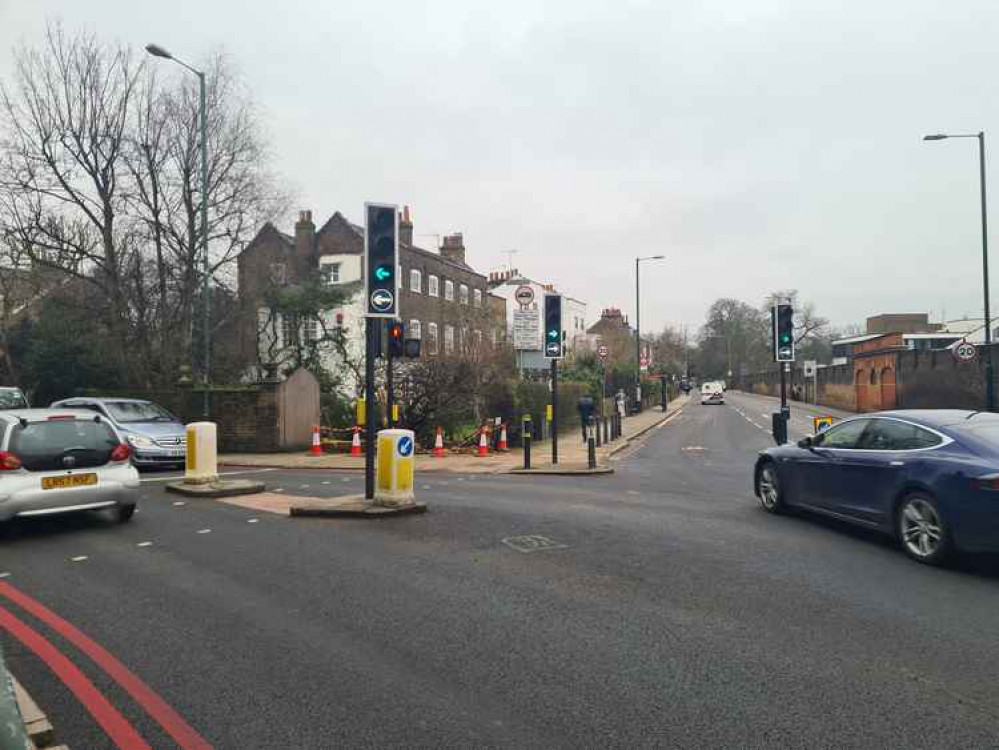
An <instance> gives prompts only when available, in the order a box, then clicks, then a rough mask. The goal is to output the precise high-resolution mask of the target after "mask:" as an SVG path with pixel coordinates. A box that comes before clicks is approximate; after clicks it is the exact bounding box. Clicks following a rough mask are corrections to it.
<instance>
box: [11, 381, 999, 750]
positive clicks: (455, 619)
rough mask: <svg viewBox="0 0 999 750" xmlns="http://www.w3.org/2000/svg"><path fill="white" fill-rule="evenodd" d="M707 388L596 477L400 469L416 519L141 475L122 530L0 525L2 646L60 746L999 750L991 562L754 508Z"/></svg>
mask: <svg viewBox="0 0 999 750" xmlns="http://www.w3.org/2000/svg"><path fill="white" fill-rule="evenodd" d="M727 395H728V398H727V403H726V405H724V406H700V405H699V404H698V403H697V402H696V401H693V402H691V403H690V404H689V405H688V406H687V407H686V409H685V410H684V411H683V412H682V413H681V414H680V415H679V416H678V417H676V418H674V419H673V420H672V421H671V422H670V423H669V424H667V425H666V426H664V427H662V428H661V429H658V430H656V431H654V432H652V433H651V434H650V436H649V438H648V440H647V442H646V443H645V444H644V445H643V446H642V447H640V448H637V449H635V450H630V451H629V452H628V453H627V455H625V456H623V457H622V458H621V459H620V460H619V461H618V462H617V464H616V473H615V474H614V475H611V476H606V477H600V478H560V477H549V478H540V477H537V478H533V477H532V478H527V477H491V476H478V477H473V476H456V475H434V476H433V477H429V478H427V477H420V478H418V486H419V488H420V495H421V497H422V498H423V499H426V500H428V501H429V502H430V505H431V511H430V512H429V513H428V514H426V515H423V516H411V517H404V518H402V517H401V518H395V519H390V520H381V521H376V522H371V521H354V520H351V521H343V520H311V519H309V520H306V519H289V518H284V517H280V516H277V515H272V514H267V513H261V512H254V511H249V510H245V509H241V508H236V507H232V506H228V505H224V504H221V503H216V502H212V501H186V502H185V501H182V500H178V499H177V498H176V497H174V496H168V495H166V494H164V493H163V492H162V489H161V488H162V484H163V482H162V480H163V479H164V478H165V477H164V475H147V477H146V478H147V479H150V480H152V481H149V482H148V483H147V485H146V486H147V487H148V489H149V493H148V498H147V500H146V501H145V503H144V504H143V505H142V506H141V511H140V512H139V513H138V514H137V515H136V517H135V519H134V520H133V522H132V523H130V524H126V525H122V526H114V525H111V524H110V523H108V522H107V521H105V520H102V519H98V518H89V517H87V518H70V519H65V518H64V519H51V520H48V521H38V520H36V521H33V522H31V523H15V524H12V525H10V526H9V527H8V528H6V529H4V530H3V531H2V532H0V573H2V574H4V576H5V577H4V578H3V579H2V580H0V618H2V619H0V625H3V629H4V631H5V632H4V635H3V645H4V649H5V651H6V654H7V657H8V661H9V663H10V666H11V668H12V670H13V671H14V672H15V674H16V675H17V676H18V677H19V678H20V679H21V680H22V681H23V682H24V683H25V684H26V686H27V687H28V689H29V690H30V691H31V692H32V693H33V694H34V696H35V697H36V699H37V700H38V702H39V703H40V704H41V705H42V707H43V708H44V709H46V710H47V711H48V712H49V714H50V717H51V718H52V719H53V721H54V722H55V723H56V726H57V730H58V732H59V737H60V739H61V740H62V741H63V742H66V743H67V744H69V745H70V746H71V747H73V748H76V749H77V750H79V749H80V748H104V747H113V746H114V743H113V742H112V740H111V739H109V733H110V734H111V735H113V736H116V737H118V738H119V740H121V738H122V737H126V738H127V737H129V736H131V735H128V731H132V732H135V733H136V734H137V735H139V736H141V738H142V739H143V740H144V741H145V742H146V743H148V745H149V746H151V747H157V748H160V747H164V748H168V747H176V746H178V745H179V746H181V747H199V746H206V745H211V746H215V747H219V748H240V749H243V748H333V747H402V746H407V747H443V746H446V747H516V748H522V747H546V748H551V747H566V748H570V747H571V748H579V747H626V748H636V747H682V748H691V747H719V748H722V747H724V748H732V747H767V748H773V747H802V748H806V747H807V748H825V747H828V748H844V747H865V748H866V747H899V748H903V747H904V748H924V747H925V748H940V747H946V748H984V747H995V746H999V680H997V679H996V675H997V674H999V648H997V642H999V565H997V564H996V563H995V561H994V560H991V559H978V560H973V561H967V562H965V563H963V564H962V565H960V566H959V567H957V568H954V569H947V570H936V569H932V568H927V567H923V566H920V565H918V564H915V563H913V562H911V561H909V560H908V559H907V558H905V557H904V556H903V555H902V554H901V553H900V552H899V551H897V550H896V549H895V548H894V546H893V545H892V544H891V543H890V542H889V541H888V540H886V539H882V538H880V537H878V536H876V535H874V534H870V533H867V532H860V531H854V530H851V529H849V528H847V527H844V526H841V525H839V524H834V523H830V522H827V521H821V520H817V519H815V518H811V517H806V516H800V515H799V516H790V517H772V516H769V515H767V514H765V513H764V512H763V511H762V510H761V509H760V508H759V505H758V503H757V501H756V499H755V498H754V497H753V496H752V492H751V489H750V471H751V466H752V462H753V459H754V457H755V454H756V452H757V451H758V450H759V449H760V448H762V447H765V446H766V445H768V444H769V442H770V439H769V435H768V434H767V429H768V428H769V421H768V420H767V419H766V418H765V416H764V415H766V414H768V413H769V411H770V410H772V406H773V405H772V401H770V400H767V399H761V398H757V397H749V396H746V395H741V394H737V393H734V392H730V393H729V394H727ZM803 414H804V412H803ZM795 420H796V421H795V422H793V423H792V435H794V434H795V433H796V432H799V433H800V434H804V432H805V431H806V428H807V423H806V422H805V421H804V420H803V419H799V418H798V417H797V416H796V417H795ZM760 425H763V429H761V428H760ZM257 476H258V477H259V478H261V479H263V480H264V481H265V482H266V483H267V484H268V487H269V489H272V490H278V489H279V490H281V491H282V492H284V493H288V494H300V495H329V494H342V493H346V492H356V491H358V490H359V488H360V478H359V477H358V476H357V475H355V474H333V473H328V472H315V471H313V472H309V471H298V472H284V471H272V472H265V473H260V474H258V475H257ZM178 502H184V504H183V505H177V504H176V503H178ZM25 597H29V598H25ZM39 605H43V606H44V608H40V607H39ZM12 618H14V619H12ZM18 623H20V624H18ZM26 628H30V629H31V630H32V631H34V632H35V633H36V634H37V635H38V636H39V637H40V638H42V639H44V641H47V642H48V643H49V644H50V645H51V647H52V648H51V651H46V650H45V649H43V648H42V647H41V646H40V645H39V643H38V642H37V641H33V640H31V638H30V637H28V636H27V635H25V632H26V630H25V629H26ZM14 633H17V634H19V635H20V636H21V637H22V638H27V640H28V642H29V643H31V644H32V645H31V646H29V645H25V642H24V640H22V638H18V637H15V635H13V634H14ZM90 639H92V640H90ZM44 641H43V642H44ZM39 651H41V652H42V653H44V654H46V655H47V657H48V660H49V662H51V663H52V664H56V665H57V667H58V669H56V668H54V667H52V666H51V665H50V664H49V663H46V661H44V660H43V658H41V657H40V656H39V655H38V653H39ZM53 651H54V652H55V655H54V656H53V653H52V652H53ZM67 665H68V667H67ZM74 668H75V669H77V670H78V672H76V673H74V672H73V669H74ZM57 673H59V674H61V675H62V677H60V676H57ZM71 673H72V674H71ZM67 675H69V676H67ZM74 675H75V676H74ZM80 677H82V679H83V682H85V683H87V684H91V685H92V687H93V688H94V689H95V691H94V692H96V694H97V695H96V697H95V694H94V692H88V691H87V690H86V689H85V687H86V686H85V685H82V683H81V682H80V680H79V678H80ZM74 680H75V681H74ZM67 681H68V682H69V683H70V684H71V685H72V686H74V687H75V690H76V692H74V691H73V689H71V688H70V687H67V684H66V683H67ZM81 696H82V697H81ZM101 696H103V698H101ZM98 698H101V699H102V700H103V699H105V698H106V702H105V703H101V700H98ZM132 739H133V740H134V739H135V738H134V736H133V737H132Z"/></svg>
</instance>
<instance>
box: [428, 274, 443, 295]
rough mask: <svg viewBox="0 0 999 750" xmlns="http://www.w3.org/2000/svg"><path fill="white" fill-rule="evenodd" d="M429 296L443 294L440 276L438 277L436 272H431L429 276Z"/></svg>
mask: <svg viewBox="0 0 999 750" xmlns="http://www.w3.org/2000/svg"><path fill="white" fill-rule="evenodd" d="M427 296H428V297H440V296H441V287H440V277H438V276H437V275H435V274H430V275H429V276H428V277H427Z"/></svg>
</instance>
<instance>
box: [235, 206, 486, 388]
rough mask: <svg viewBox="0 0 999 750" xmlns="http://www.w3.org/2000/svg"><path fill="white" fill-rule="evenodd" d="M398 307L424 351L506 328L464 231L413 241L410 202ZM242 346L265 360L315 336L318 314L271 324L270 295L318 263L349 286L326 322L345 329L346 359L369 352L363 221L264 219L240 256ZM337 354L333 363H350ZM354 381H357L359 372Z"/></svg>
mask: <svg viewBox="0 0 999 750" xmlns="http://www.w3.org/2000/svg"><path fill="white" fill-rule="evenodd" d="M399 265H400V268H399V274H398V278H399V310H400V319H401V320H402V321H403V322H404V323H405V325H406V337H407V338H419V339H421V340H422V342H423V343H422V349H423V356H424V357H445V356H459V357H460V356H464V355H465V354H469V353H471V352H472V351H474V350H475V349H476V348H477V347H480V346H485V345H489V346H491V345H493V343H495V342H496V341H497V340H498V339H499V338H501V337H500V336H498V332H503V331H505V329H506V319H505V307H503V306H501V305H499V304H497V303H496V300H494V299H492V296H491V295H490V294H489V291H488V283H487V279H486V277H485V276H484V275H482V274H480V273H478V272H477V271H475V270H474V269H473V268H472V267H471V266H470V265H468V263H467V262H466V250H465V245H464V238H463V236H462V235H461V234H460V233H457V234H452V235H447V236H445V237H444V238H443V241H442V243H441V247H440V251H439V252H433V251H430V250H425V249H423V248H420V247H417V246H415V245H414V244H413V223H412V220H411V219H410V215H409V208H408V207H407V208H406V209H405V210H404V211H403V213H402V215H401V217H400V221H399ZM237 266H238V279H239V297H240V306H241V311H240V326H239V330H240V333H239V337H240V345H241V351H242V352H243V354H244V356H245V357H246V358H247V360H248V361H256V362H258V363H259V364H261V365H264V364H267V363H269V362H279V361H280V352H281V351H282V350H283V349H285V347H286V346H287V344H288V342H289V340H290V339H291V338H292V337H305V338H308V337H309V336H315V335H316V333H317V330H318V327H317V326H316V325H315V323H314V322H312V321H297V320H282V321H280V324H279V325H277V326H274V327H273V330H267V329H266V328H265V327H262V326H261V320H262V319H263V318H264V317H265V316H266V315H267V314H268V311H267V309H266V305H265V304H264V302H263V300H264V298H265V294H266V291H267V290H268V289H269V288H270V287H271V286H272V285H278V286H283V285H292V284H295V283H296V282H298V281H300V280H301V279H303V278H305V276H306V275H308V274H309V273H310V272H312V271H318V272H319V273H320V274H321V276H322V278H323V280H324V281H325V283H327V284H330V285H336V286H341V287H343V291H344V292H345V293H346V295H347V298H348V300H347V301H346V302H345V303H344V304H343V305H342V306H341V307H338V308H335V309H332V310H328V311H326V312H325V313H324V316H323V322H324V323H325V325H326V327H327V329H334V328H335V329H339V330H342V331H343V334H344V341H345V349H346V352H347V359H348V360H352V361H353V362H360V361H362V360H363V353H364V320H363V312H364V311H363V305H362V300H361V296H362V295H361V292H362V291H363V278H364V229H363V227H361V226H358V225H357V224H354V223H352V222H350V221H349V220H347V219H346V218H345V217H344V216H343V214H341V213H340V212H339V211H337V212H335V213H334V214H333V215H332V216H331V217H330V218H329V219H328V220H327V221H326V223H325V224H323V225H322V227H320V228H319V229H318V230H316V228H315V225H314V224H313V222H312V212H311V211H302V212H300V213H299V219H298V222H296V224H295V233H294V235H289V234H285V233H283V232H281V231H279V230H278V229H277V228H276V227H274V226H273V225H272V224H270V223H267V224H265V225H264V226H263V227H262V228H261V229H260V231H259V232H258V233H257V235H256V237H254V239H253V240H252V241H251V242H250V243H249V244H248V245H247V246H246V248H245V249H244V250H243V251H242V252H241V253H240V255H239V257H238V259H237ZM349 364H350V363H349V362H343V361H341V362H336V361H334V360H333V359H331V360H330V361H329V363H328V366H329V367H331V368H337V367H340V366H348V369H353V370H356V368H351V367H349ZM351 385H352V386H353V387H357V386H358V385H359V383H358V382H357V378H356V376H355V377H354V378H353V379H352V383H351Z"/></svg>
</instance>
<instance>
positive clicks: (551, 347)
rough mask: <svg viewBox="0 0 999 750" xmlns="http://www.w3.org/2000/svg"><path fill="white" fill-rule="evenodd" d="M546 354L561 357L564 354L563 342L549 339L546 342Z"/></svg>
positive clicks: (550, 356)
mask: <svg viewBox="0 0 999 750" xmlns="http://www.w3.org/2000/svg"><path fill="white" fill-rule="evenodd" d="M545 356H546V357H549V358H555V359H557V358H559V357H561V356H562V344H561V343H560V342H558V341H549V342H548V343H547V344H545Z"/></svg>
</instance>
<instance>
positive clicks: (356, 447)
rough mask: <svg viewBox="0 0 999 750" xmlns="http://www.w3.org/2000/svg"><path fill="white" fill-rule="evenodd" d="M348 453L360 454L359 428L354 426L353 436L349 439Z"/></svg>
mask: <svg viewBox="0 0 999 750" xmlns="http://www.w3.org/2000/svg"><path fill="white" fill-rule="evenodd" d="M350 455H352V456H360V455H361V428H360V427H355V428H354V437H352V438H351V439H350Z"/></svg>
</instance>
